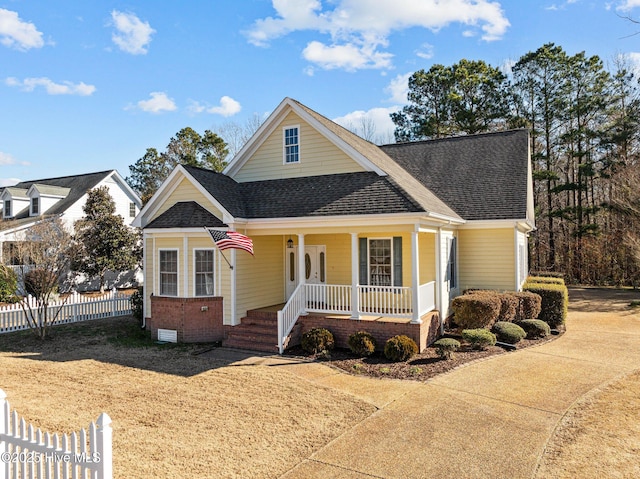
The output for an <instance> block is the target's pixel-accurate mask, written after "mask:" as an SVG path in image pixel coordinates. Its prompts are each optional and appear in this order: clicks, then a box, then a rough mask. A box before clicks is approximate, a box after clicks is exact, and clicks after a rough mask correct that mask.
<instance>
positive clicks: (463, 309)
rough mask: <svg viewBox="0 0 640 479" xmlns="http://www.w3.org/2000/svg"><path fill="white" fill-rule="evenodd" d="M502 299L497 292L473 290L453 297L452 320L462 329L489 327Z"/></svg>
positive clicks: (494, 318) (496, 314) (496, 316)
mask: <svg viewBox="0 0 640 479" xmlns="http://www.w3.org/2000/svg"><path fill="white" fill-rule="evenodd" d="M501 305H502V301H501V300H500V297H499V295H498V294H497V293H491V292H488V291H474V292H473V293H471V294H465V295H462V296H458V297H457V298H454V300H453V301H452V302H451V309H452V310H453V313H454V321H455V322H456V324H457V325H458V326H459V327H461V328H462V329H474V328H490V327H491V326H492V325H493V323H495V322H496V320H497V319H498V315H499V314H500V307H501Z"/></svg>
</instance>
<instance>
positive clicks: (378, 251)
mask: <svg viewBox="0 0 640 479" xmlns="http://www.w3.org/2000/svg"><path fill="white" fill-rule="evenodd" d="M392 255H393V248H392V245H391V238H370V239H369V284H370V285H371V286H392V285H393V284H394V283H393V258H392Z"/></svg>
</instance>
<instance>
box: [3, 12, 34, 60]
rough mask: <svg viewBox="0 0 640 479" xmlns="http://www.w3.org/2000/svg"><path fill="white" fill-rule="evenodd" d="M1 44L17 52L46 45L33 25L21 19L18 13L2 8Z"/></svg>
mask: <svg viewBox="0 0 640 479" xmlns="http://www.w3.org/2000/svg"><path fill="white" fill-rule="evenodd" d="M0 43H1V44H2V45H4V46H5V47H10V48H15V49H17V50H29V49H30V48H40V47H42V46H43V45H44V41H43V40H42V33H41V32H39V31H38V29H37V28H36V26H35V25H34V24H33V23H29V22H25V21H23V20H21V19H20V17H19V16H18V13H17V12H12V11H11V10H5V9H4V8H0Z"/></svg>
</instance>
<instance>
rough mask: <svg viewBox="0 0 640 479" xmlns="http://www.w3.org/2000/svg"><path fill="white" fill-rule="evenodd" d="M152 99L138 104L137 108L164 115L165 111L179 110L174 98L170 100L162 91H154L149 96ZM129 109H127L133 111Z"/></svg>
mask: <svg viewBox="0 0 640 479" xmlns="http://www.w3.org/2000/svg"><path fill="white" fill-rule="evenodd" d="M149 96H150V97H151V98H149V99H148V100H140V101H139V102H138V103H136V108H138V109H140V110H142V111H146V112H148V113H162V112H163V111H175V110H177V109H178V107H177V106H176V104H175V102H174V101H173V99H172V98H169V97H168V96H167V94H166V93H164V92H161V91H154V92H151V93H150V94H149ZM131 108H132V107H127V108H126V109H128V110H129V109H131Z"/></svg>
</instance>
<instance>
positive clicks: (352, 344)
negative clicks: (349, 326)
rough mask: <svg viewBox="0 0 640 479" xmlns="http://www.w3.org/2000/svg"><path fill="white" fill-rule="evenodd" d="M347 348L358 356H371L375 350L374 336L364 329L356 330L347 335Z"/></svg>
mask: <svg viewBox="0 0 640 479" xmlns="http://www.w3.org/2000/svg"><path fill="white" fill-rule="evenodd" d="M349 349H350V350H351V352H352V353H353V354H356V355H358V356H371V355H372V354H373V352H374V351H375V350H376V338H374V337H373V335H371V333H367V332H366V331H357V332H355V333H353V334H352V335H351V336H349Z"/></svg>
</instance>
